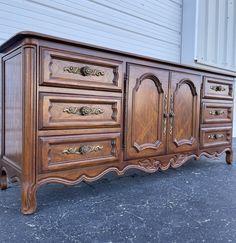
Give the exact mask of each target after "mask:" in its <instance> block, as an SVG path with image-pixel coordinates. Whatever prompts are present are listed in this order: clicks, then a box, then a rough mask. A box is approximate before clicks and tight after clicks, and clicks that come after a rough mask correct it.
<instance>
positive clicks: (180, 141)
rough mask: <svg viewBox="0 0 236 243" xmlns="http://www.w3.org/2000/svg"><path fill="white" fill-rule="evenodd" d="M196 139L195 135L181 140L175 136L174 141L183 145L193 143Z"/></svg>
mask: <svg viewBox="0 0 236 243" xmlns="http://www.w3.org/2000/svg"><path fill="white" fill-rule="evenodd" d="M195 140H196V139H195V138H194V137H191V138H190V139H181V140H179V141H178V140H177V139H176V138H175V139H174V143H175V144H176V145H177V146H178V147H179V146H182V145H184V144H188V145H193V143H194V142H195Z"/></svg>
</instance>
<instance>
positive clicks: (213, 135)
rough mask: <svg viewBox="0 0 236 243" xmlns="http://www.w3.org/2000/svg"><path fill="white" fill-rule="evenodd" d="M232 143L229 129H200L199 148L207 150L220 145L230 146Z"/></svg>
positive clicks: (230, 129)
mask: <svg viewBox="0 0 236 243" xmlns="http://www.w3.org/2000/svg"><path fill="white" fill-rule="evenodd" d="M231 141H232V128H231V127H218V128H202V129H201V147H203V148H208V147H214V146H221V145H230V144H231Z"/></svg>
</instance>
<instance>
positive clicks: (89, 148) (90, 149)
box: [62, 145, 103, 155]
mask: <svg viewBox="0 0 236 243" xmlns="http://www.w3.org/2000/svg"><path fill="white" fill-rule="evenodd" d="M102 149H103V146H100V145H96V146H89V145H83V146H81V147H79V148H67V149H64V150H63V151H62V153H63V154H82V155H83V154H87V153H92V152H98V151H100V150H102Z"/></svg>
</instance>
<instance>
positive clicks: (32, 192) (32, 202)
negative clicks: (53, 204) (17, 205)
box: [21, 184, 37, 214]
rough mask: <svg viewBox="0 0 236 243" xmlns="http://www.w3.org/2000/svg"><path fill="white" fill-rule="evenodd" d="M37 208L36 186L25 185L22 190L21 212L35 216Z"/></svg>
mask: <svg viewBox="0 0 236 243" xmlns="http://www.w3.org/2000/svg"><path fill="white" fill-rule="evenodd" d="M36 208H37V199H36V185H35V184H33V185H30V184H23V185H22V189H21V212H22V213H23V214H33V213H34V212H35V211H36Z"/></svg>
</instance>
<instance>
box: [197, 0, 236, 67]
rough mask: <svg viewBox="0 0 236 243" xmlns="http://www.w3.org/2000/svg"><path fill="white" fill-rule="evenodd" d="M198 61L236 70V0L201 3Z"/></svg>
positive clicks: (201, 0) (201, 1)
mask: <svg viewBox="0 0 236 243" xmlns="http://www.w3.org/2000/svg"><path fill="white" fill-rule="evenodd" d="M198 7H199V12H198V35H197V50H196V61H197V62H198V63H201V64H206V65H210V66H214V67H219V68H223V69H229V70H235V71H236V14H235V13H236V1H235V0H199V6H198Z"/></svg>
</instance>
